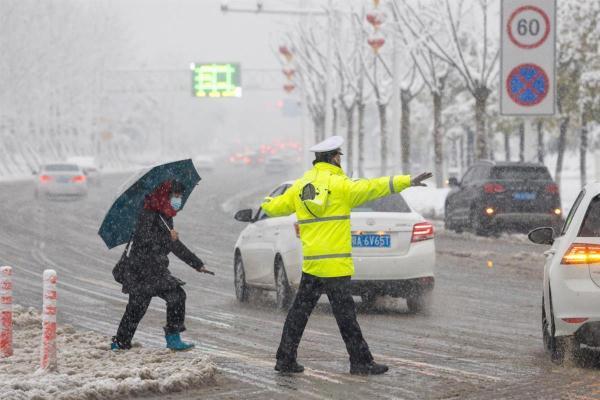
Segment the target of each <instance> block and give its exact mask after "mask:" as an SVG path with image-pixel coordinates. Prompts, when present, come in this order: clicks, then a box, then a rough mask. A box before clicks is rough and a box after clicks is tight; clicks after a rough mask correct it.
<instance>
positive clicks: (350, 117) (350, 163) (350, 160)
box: [344, 104, 354, 176]
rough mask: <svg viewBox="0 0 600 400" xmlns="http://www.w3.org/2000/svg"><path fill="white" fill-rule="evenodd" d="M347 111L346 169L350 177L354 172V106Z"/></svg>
mask: <svg viewBox="0 0 600 400" xmlns="http://www.w3.org/2000/svg"><path fill="white" fill-rule="evenodd" d="M344 110H345V111H346V139H347V140H348V147H347V149H348V154H347V156H346V163H347V164H346V168H347V169H348V171H347V172H348V176H352V173H353V172H354V129H353V128H354V126H353V123H354V104H352V106H351V107H344Z"/></svg>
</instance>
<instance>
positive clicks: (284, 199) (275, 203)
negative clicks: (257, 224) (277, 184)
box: [261, 187, 296, 217]
mask: <svg viewBox="0 0 600 400" xmlns="http://www.w3.org/2000/svg"><path fill="white" fill-rule="evenodd" d="M294 192H295V191H294V188H293V187H291V188H289V189H288V190H287V191H286V192H285V193H284V194H282V195H280V196H276V197H265V201H264V202H263V203H262V204H261V208H262V209H263V211H264V212H266V213H267V215H268V216H269V217H284V216H286V215H291V214H293V213H295V212H296V207H295V206H294V194H293V193H294Z"/></svg>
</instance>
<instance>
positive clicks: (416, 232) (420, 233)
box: [410, 222, 433, 243]
mask: <svg viewBox="0 0 600 400" xmlns="http://www.w3.org/2000/svg"><path fill="white" fill-rule="evenodd" d="M428 239H433V225H432V224H431V223H429V222H419V223H418V224H415V225H414V226H413V231H412V238H411V240H410V241H411V242H412V243H415V242H420V241H423V240H428Z"/></svg>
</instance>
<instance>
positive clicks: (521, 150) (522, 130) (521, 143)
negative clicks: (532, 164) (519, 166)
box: [519, 121, 525, 162]
mask: <svg viewBox="0 0 600 400" xmlns="http://www.w3.org/2000/svg"><path fill="white" fill-rule="evenodd" d="M519 161H520V162H525V122H523V121H521V123H520V124H519Z"/></svg>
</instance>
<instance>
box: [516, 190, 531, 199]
mask: <svg viewBox="0 0 600 400" xmlns="http://www.w3.org/2000/svg"><path fill="white" fill-rule="evenodd" d="M513 199H515V200H535V193H532V192H517V193H515V194H513Z"/></svg>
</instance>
